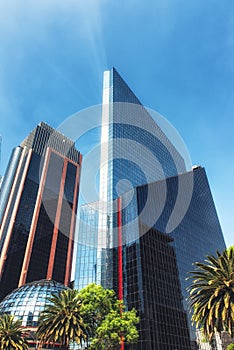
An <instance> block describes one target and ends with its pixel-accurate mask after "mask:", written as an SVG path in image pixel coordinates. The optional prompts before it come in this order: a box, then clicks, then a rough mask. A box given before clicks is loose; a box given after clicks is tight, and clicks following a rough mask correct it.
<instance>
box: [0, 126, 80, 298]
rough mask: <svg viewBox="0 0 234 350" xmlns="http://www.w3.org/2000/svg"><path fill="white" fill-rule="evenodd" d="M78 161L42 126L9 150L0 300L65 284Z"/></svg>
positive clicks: (1, 212) (2, 200) (0, 212)
mask: <svg viewBox="0 0 234 350" xmlns="http://www.w3.org/2000/svg"><path fill="white" fill-rule="evenodd" d="M81 159H82V156H81V154H80V153H79V152H78V151H77V150H76V148H75V146H74V143H73V141H72V140H70V139H68V138H67V137H65V136H64V135H62V134H61V133H59V132H58V131H56V130H54V129H53V128H51V127H50V126H48V125H47V124H45V123H44V122H42V123H40V124H39V125H37V127H36V128H35V129H34V130H33V131H32V132H31V133H30V134H29V135H28V137H27V138H26V139H25V140H24V141H23V142H22V143H21V144H20V146H18V147H16V148H15V149H14V150H13V152H12V155H11V157H10V161H9V163H8V167H7V169H6V172H5V176H4V180H3V183H2V187H1V195H0V225H1V226H0V300H2V299H3V298H4V297H5V296H6V295H7V294H8V293H10V292H11V291H12V290H13V289H15V288H17V287H20V286H22V285H24V284H26V283H30V282H32V281H36V280H41V279H47V280H55V281H57V282H59V283H62V284H64V285H65V286H68V285H69V284H70V278H71V265H72V255H73V237H74V231H75V222H76V213H77V201H78V194H79V179H80V168H81Z"/></svg>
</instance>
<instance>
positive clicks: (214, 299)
mask: <svg viewBox="0 0 234 350" xmlns="http://www.w3.org/2000/svg"><path fill="white" fill-rule="evenodd" d="M194 265H195V266H196V270H194V271H191V272H190V275H191V276H190V278H192V280H193V281H192V284H191V286H190V287H189V288H188V290H189V292H190V296H189V302H190V307H191V310H192V312H193V316H192V319H193V320H194V321H195V323H196V325H197V327H202V328H203V331H204V334H205V335H207V336H208V337H209V339H211V338H212V337H213V335H214V333H215V332H218V333H220V332H221V331H227V332H229V333H230V335H231V336H233V335H234V246H232V247H230V248H228V249H225V250H224V251H223V252H222V253H220V252H218V251H217V256H213V255H212V256H207V259H206V260H205V262H204V263H201V262H196V263H195V264H194Z"/></svg>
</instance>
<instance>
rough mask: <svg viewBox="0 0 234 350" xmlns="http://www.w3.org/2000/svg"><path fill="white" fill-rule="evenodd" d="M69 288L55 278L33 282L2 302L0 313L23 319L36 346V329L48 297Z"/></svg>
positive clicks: (23, 324) (16, 290) (9, 295)
mask: <svg viewBox="0 0 234 350" xmlns="http://www.w3.org/2000/svg"><path fill="white" fill-rule="evenodd" d="M65 289H68V287H65V286H64V285H63V284H61V283H58V282H55V281H53V280H40V281H35V282H31V283H28V284H25V285H23V286H22V287H19V288H17V289H15V290H14V291H13V292H11V293H10V294H8V295H7V296H6V297H5V298H4V299H3V300H2V302H1V303H0V315H1V314H4V313H7V314H11V315H13V316H15V317H16V318H18V319H20V320H21V321H22V326H23V327H27V328H28V329H29V330H30V331H31V339H30V340H31V344H32V345H33V346H34V347H35V340H34V339H35V335H34V334H35V331H36V328H37V326H38V319H39V315H40V313H41V312H42V311H43V310H44V308H45V304H48V300H47V299H48V297H51V295H52V294H58V293H60V292H61V291H62V290H65Z"/></svg>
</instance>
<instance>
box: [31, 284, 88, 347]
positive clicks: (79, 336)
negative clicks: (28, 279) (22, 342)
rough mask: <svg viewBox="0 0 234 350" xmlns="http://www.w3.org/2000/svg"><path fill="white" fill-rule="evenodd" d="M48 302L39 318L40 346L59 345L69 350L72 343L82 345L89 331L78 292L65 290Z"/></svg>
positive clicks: (38, 334) (38, 333)
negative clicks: (47, 344) (82, 313)
mask: <svg viewBox="0 0 234 350" xmlns="http://www.w3.org/2000/svg"><path fill="white" fill-rule="evenodd" d="M48 301H49V303H48V304H47V305H46V307H45V309H44V311H42V313H41V315H40V317H39V326H38V330H37V336H38V339H39V340H40V344H41V345H42V344H45V343H52V344H55V343H58V344H60V346H61V347H64V348H68V346H69V343H70V342H76V343H78V344H80V343H81V344H82V342H83V341H84V340H85V339H86V336H87V329H86V327H85V324H84V320H83V317H82V315H81V307H82V303H81V301H80V300H79V294H78V291H76V290H72V289H67V290H63V291H62V292H60V294H59V295H55V294H53V295H52V297H50V298H48Z"/></svg>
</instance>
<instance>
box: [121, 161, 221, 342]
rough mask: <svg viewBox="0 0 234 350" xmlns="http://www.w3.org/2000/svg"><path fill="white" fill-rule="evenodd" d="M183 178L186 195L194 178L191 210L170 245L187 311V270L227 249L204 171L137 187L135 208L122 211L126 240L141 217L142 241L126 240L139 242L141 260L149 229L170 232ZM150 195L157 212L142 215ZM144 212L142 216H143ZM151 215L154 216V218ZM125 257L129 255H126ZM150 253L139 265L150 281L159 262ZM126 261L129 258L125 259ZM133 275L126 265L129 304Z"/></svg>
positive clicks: (200, 169) (192, 172) (174, 231)
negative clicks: (169, 223) (130, 283)
mask: <svg viewBox="0 0 234 350" xmlns="http://www.w3.org/2000/svg"><path fill="white" fill-rule="evenodd" d="M181 177H183V183H184V184H185V187H184V188H183V187H182V188H180V191H182V192H183V191H184V192H185V193H184V194H185V195H186V188H187V186H186V183H187V182H190V181H191V179H193V193H192V197H191V201H190V204H189V207H188V209H187V211H186V213H185V214H184V210H183V208H182V207H180V210H181V217H180V222H179V224H178V226H177V227H175V228H174V229H173V230H172V231H171V232H170V236H171V237H172V238H173V239H174V241H173V242H172V243H171V244H172V245H173V246H174V249H175V253H176V260H177V265H178V271H179V280H180V286H181V291H182V296H183V307H184V309H185V310H187V312H188V305H187V302H186V299H187V296H188V294H187V291H186V288H187V287H188V285H189V283H190V281H188V280H187V277H188V271H192V270H193V263H194V262H196V261H204V260H205V257H206V255H210V254H215V253H216V250H219V251H223V249H225V242H224V238H223V234H222V230H221V227H220V223H219V219H218V216H217V212H216V209H215V205H214V201H213V198H212V194H211V191H210V187H209V183H208V180H207V176H206V173H205V170H204V168H202V167H197V168H195V169H194V170H193V171H191V172H187V173H184V174H181V175H178V176H175V177H171V178H167V179H166V180H165V182H164V181H158V182H154V183H151V184H149V185H144V186H140V187H137V188H136V190H135V196H137V205H135V204H133V203H132V208H131V205H130V207H128V208H127V209H124V210H123V222H124V224H128V226H127V229H126V230H125V229H124V227H123V237H124V235H126V234H125V231H128V232H130V234H131V230H129V228H130V225H129V222H130V221H131V220H133V219H134V218H135V216H136V211H137V215H138V227H137V228H136V229H135V235H137V234H136V232H138V235H139V237H140V239H137V238H136V237H132V238H133V241H132V243H131V237H126V240H127V242H129V243H128V245H130V246H133V245H134V244H136V243H137V242H138V244H139V248H138V250H139V253H138V256H139V257H141V255H142V254H144V252H142V249H143V250H144V248H142V244H141V243H140V242H141V240H144V236H145V235H148V233H147V228H149V227H152V228H153V229H155V230H158V231H160V232H163V233H165V232H167V225H168V222H169V220H170V217H171V215H172V212H173V208H174V206H175V203H176V198H177V197H178V183H179V180H181V179H180V178H181ZM165 185H166V188H167V192H166V199H165V201H164V207H163V210H162V211H161V214H160V215H158V216H157V220H156V221H155V222H154V224H153V225H152V222H153V221H154V220H155V216H154V211H157V209H158V206H161V197H162V192H163V190H164V187H165ZM149 192H151V193H153V197H154V202H153V203H151V205H152V206H153V209H154V210H152V211H150V210H149V211H147V212H146V213H143V211H144V208H145V205H146V202H147V199H148V196H149ZM126 195H127V194H126ZM124 196H125V195H123V198H124ZM134 211H135V214H134V215H132V213H133V212H134ZM142 213H143V215H141V214H142ZM152 215H153V217H151V216H152ZM177 215H178V216H180V212H179V210H178V211H177ZM135 227H136V225H135ZM134 239H136V243H135V242H134ZM150 239H151V238H150V236H149V241H150ZM152 242H153V240H152ZM128 245H126V247H124V251H125V250H126V251H128V248H127V247H128ZM125 254H126V255H128V254H127V253H125ZM151 254H152V253H150V252H149V255H148V261H147V255H146V259H145V260H144V263H142V262H141V265H140V266H141V270H142V266H144V269H145V268H147V270H148V274H149V275H151V278H150V280H151V279H152V281H153V275H154V272H153V271H154V267H153V265H156V264H157V259H156V257H155V259H156V260H155V262H153V260H152V256H151ZM125 259H128V258H127V257H126V258H125ZM139 259H140V258H138V260H139ZM136 265H137V264H136ZM138 265H139V263H138ZM142 273H143V272H142V271H140V273H138V276H140V275H141V274H142ZM131 274H132V271H131V268H128V267H127V265H126V264H125V263H123V276H124V282H123V283H124V290H125V300H126V301H128V300H129V299H130V300H131V298H132V297H131V296H130V295H129V293H128V292H127V290H128V287H127V286H128V283H129V282H128V280H129V277H128V276H129V275H131ZM149 283H150V282H149ZM136 284H137V285H138V287H137V288H138V289H139V290H141V284H142V282H140V283H139V282H138V283H136ZM135 288H136V287H135ZM166 290H167V289H165V291H163V290H162V293H166ZM133 299H134V297H133ZM143 300H144V297H143ZM168 303H169V302H168ZM190 316H191V315H189V313H188V317H189V318H190ZM189 324H190V335H191V339H193V340H194V339H195V338H196V334H195V329H194V328H193V327H192V326H191V322H189Z"/></svg>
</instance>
